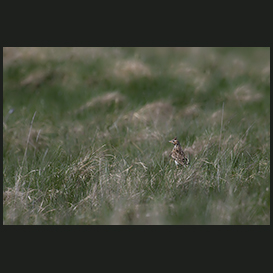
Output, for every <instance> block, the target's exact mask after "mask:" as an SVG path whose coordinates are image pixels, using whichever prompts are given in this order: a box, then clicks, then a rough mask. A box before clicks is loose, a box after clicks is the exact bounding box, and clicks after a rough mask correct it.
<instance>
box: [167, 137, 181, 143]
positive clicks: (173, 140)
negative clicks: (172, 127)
mask: <svg viewBox="0 0 273 273" xmlns="http://www.w3.org/2000/svg"><path fill="white" fill-rule="evenodd" d="M169 142H170V143H172V144H173V145H177V144H179V141H178V140H177V137H175V138H174V139H172V140H170V141H169Z"/></svg>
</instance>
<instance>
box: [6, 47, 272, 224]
mask: <svg viewBox="0 0 273 273" xmlns="http://www.w3.org/2000/svg"><path fill="white" fill-rule="evenodd" d="M269 54H270V51H269V48H195V49H194V48H40V49H39V48H4V51H3V59H4V62H3V224H239V225H241V224H247V225H249V224H250V225H252V224H256V225H269V224H270V182H269V180H270V144H269V142H270V131H269V130H270V103H269V99H270V78H269V77H270V58H269ZM16 56H17V57H16ZM11 109H14V112H13V113H11V114H9V111H10V110H11ZM174 136H177V137H178V139H179V140H180V142H181V145H182V147H183V149H184V150H185V152H186V154H187V155H188V156H189V157H190V166H189V167H188V168H179V169H176V167H175V164H174V162H172V161H171V160H170V159H169V157H168V154H169V152H170V151H171V149H172V145H171V144H170V143H168V140H170V139H172V138H173V137H174Z"/></svg>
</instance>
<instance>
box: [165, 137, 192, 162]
mask: <svg viewBox="0 0 273 273" xmlns="http://www.w3.org/2000/svg"><path fill="white" fill-rule="evenodd" d="M169 142H170V143H172V144H173V145H174V147H173V150H172V151H171V153H170V157H171V158H173V159H174V161H175V164H176V165H182V166H183V165H188V164H189V163H190V161H189V159H188V158H187V157H186V156H185V153H184V152H183V150H182V148H181V145H180V143H179V141H178V140H177V137H175V138H174V139H173V140H170V141H169Z"/></svg>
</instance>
